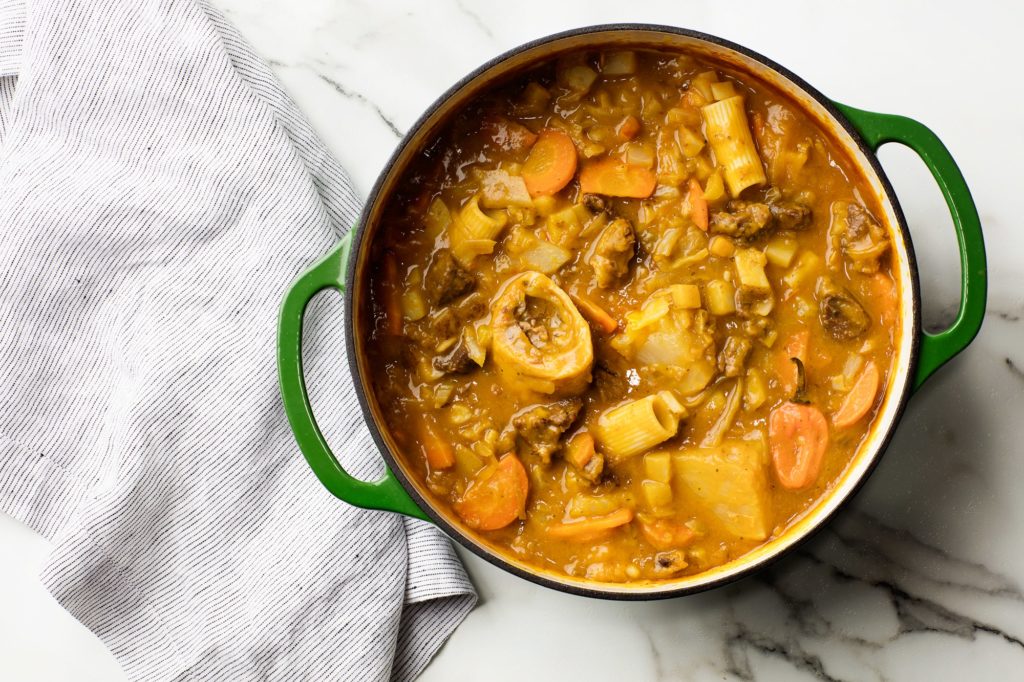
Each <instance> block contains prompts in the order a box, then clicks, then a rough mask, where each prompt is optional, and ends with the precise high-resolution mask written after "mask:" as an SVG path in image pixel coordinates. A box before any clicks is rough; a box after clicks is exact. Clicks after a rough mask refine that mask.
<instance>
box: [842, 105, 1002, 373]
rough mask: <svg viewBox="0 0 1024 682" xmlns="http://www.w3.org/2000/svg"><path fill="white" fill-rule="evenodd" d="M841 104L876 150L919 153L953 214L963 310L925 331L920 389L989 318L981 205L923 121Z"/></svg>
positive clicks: (920, 366)
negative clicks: (893, 146)
mask: <svg viewBox="0 0 1024 682" xmlns="http://www.w3.org/2000/svg"><path fill="white" fill-rule="evenodd" d="M835 105H836V106H837V107H838V108H839V110H840V111H841V112H842V113H843V114H844V115H845V116H846V118H847V119H849V121H850V123H852V124H853V126H854V127H855V128H856V129H857V130H858V131H859V132H860V134H861V136H862V137H863V138H864V140H865V142H867V144H868V145H870V147H871V148H872V149H873V150H876V151H877V150H878V148H879V147H880V146H882V145H883V144H885V143H886V142H898V143H900V144H902V145H905V146H907V147H910V148H911V149H913V150H914V151H915V152H917V154H918V156H920V157H921V160H922V161H924V163H925V165H926V166H928V170H930V171H931V172H932V177H934V178H935V181H936V182H937V183H939V189H940V190H942V196H944V197H945V198H946V204H947V205H948V206H949V212H950V213H951V214H952V217H953V227H954V228H955V229H956V239H957V243H958V244H959V249H960V281H961V291H960V310H959V311H958V312H957V316H956V320H954V321H953V324H952V325H951V326H950V327H949V329H946V330H945V331H942V332H939V333H938V334H929V333H928V332H923V333H922V335H921V351H920V355H919V357H918V363H917V374H916V375H915V376H914V389H915V390H916V389H918V388H920V386H921V384H923V383H924V381H925V380H926V379H927V378H928V377H930V376H931V375H932V374H934V373H935V370H937V369H938V368H939V367H942V365H944V364H946V363H947V362H948V361H949V360H950V359H952V358H953V356H955V355H956V354H957V353H959V352H960V351H962V350H963V349H964V348H966V347H967V346H968V344H970V343H971V341H973V340H974V337H975V336H977V334H978V330H980V329H981V323H982V321H983V320H984V318H985V304H986V297H987V291H988V269H987V266H986V263H985V240H984V238H983V237H982V234H981V220H980V219H979V218H978V209H977V207H976V206H975V205H974V199H973V198H972V197H971V190H970V189H968V187H967V182H966V181H965V180H964V176H963V174H962V173H961V172H960V169H959V168H958V167H957V165H956V162H955V161H953V157H952V156H951V155H950V153H949V150H948V149H946V146H945V145H944V144H942V141H941V140H939V138H938V137H937V136H936V135H935V133H933V132H932V131H931V130H929V129H928V128H927V127H925V126H924V125H923V124H921V123H918V122H917V121H915V120H913V119H909V118H906V117H904V116H893V115H891V114H877V113H874V112H870V111H864V110H862V109H855V108H853V107H849V106H846V105H844V104H839V103H838V102H836V103H835Z"/></svg>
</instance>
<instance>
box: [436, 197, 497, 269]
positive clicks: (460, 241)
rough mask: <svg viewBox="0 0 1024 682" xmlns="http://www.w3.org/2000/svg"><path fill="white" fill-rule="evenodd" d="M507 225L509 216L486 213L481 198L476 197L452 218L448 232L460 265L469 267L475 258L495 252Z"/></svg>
mask: <svg viewBox="0 0 1024 682" xmlns="http://www.w3.org/2000/svg"><path fill="white" fill-rule="evenodd" d="M506 223H508V214H506V213H505V212H504V211H498V212H495V214H494V215H490V214H488V213H485V212H484V211H483V210H482V209H481V208H480V197H479V196H474V197H473V198H472V199H470V200H469V201H468V202H466V205H465V206H463V207H462V208H461V209H460V210H459V212H458V213H456V214H455V215H454V216H452V222H451V224H450V225H449V231H448V238H449V241H450V242H451V248H452V253H453V254H455V257H456V258H457V259H458V260H459V262H460V263H462V264H463V265H464V266H468V265H469V264H470V263H472V262H473V258H474V257H476V256H478V255H480V254H482V253H491V251H493V250H494V243H495V239H497V237H498V235H499V234H501V231H502V230H503V229H505V224H506Z"/></svg>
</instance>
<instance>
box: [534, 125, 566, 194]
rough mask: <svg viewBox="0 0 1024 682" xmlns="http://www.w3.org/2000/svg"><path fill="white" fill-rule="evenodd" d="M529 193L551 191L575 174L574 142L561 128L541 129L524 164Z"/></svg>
mask: <svg viewBox="0 0 1024 682" xmlns="http://www.w3.org/2000/svg"><path fill="white" fill-rule="evenodd" d="M522 174H523V181H524V182H525V183H526V189H527V191H529V192H530V196H531V197H536V196H542V195H546V194H554V193H555V192H558V191H559V190H561V189H562V188H563V187H565V186H566V185H568V184H569V181H570V180H572V176H573V175H575V174H576V145H574V144H573V143H572V138H571V137H569V136H568V135H567V134H565V133H563V132H562V131H561V130H542V131H541V132H540V136H539V137H538V138H537V142H535V143H534V145H533V148H532V149H531V150H530V155H529V156H527V157H526V163H524V164H523V173H522Z"/></svg>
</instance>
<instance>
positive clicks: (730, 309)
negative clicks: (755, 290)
mask: <svg viewBox="0 0 1024 682" xmlns="http://www.w3.org/2000/svg"><path fill="white" fill-rule="evenodd" d="M704 298H705V300H706V304H707V308H708V312H709V313H711V314H712V315H731V314H732V313H734V312H736V287H734V286H733V285H732V282H727V281H725V280H724V279H713V280H711V281H710V282H708V283H707V285H706V286H705V287H704Z"/></svg>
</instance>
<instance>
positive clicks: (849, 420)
mask: <svg viewBox="0 0 1024 682" xmlns="http://www.w3.org/2000/svg"><path fill="white" fill-rule="evenodd" d="M880 381H881V376H880V375H879V373H878V367H876V366H875V363H873V362H869V363H868V365H867V367H865V368H864V371H862V372H861V373H860V376H859V377H857V381H856V383H854V384H853V388H851V389H850V392H849V393H847V394H846V397H845V398H843V402H842V404H841V405H840V406H839V409H838V410H836V412H835V414H833V415H832V423H833V424H835V425H836V428H838V429H845V428H847V427H849V426H853V425H854V424H856V423H857V422H859V421H860V420H861V419H863V418H864V415H866V414H867V413H868V411H869V410H870V409H871V406H872V405H874V404H875V395H877V393H878V384H879V383H880Z"/></svg>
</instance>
